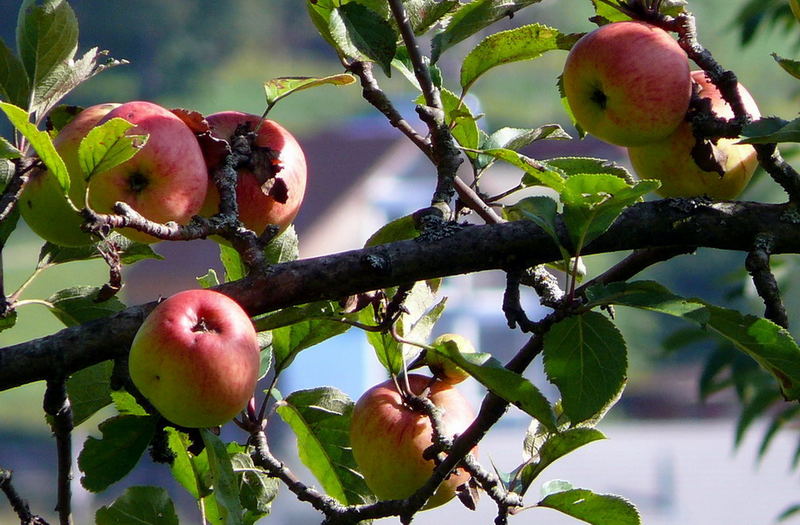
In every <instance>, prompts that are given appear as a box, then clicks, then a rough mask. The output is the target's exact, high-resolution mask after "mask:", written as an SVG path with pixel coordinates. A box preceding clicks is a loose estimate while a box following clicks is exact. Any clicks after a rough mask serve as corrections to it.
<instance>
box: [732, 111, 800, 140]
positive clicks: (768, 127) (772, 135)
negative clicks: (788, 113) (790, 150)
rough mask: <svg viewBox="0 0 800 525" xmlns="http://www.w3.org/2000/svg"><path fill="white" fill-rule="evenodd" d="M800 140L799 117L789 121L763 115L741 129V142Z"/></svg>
mask: <svg viewBox="0 0 800 525" xmlns="http://www.w3.org/2000/svg"><path fill="white" fill-rule="evenodd" d="M780 142H800V118H796V119H794V120H792V121H791V122H789V121H786V120H783V119H781V118H778V117H764V118H762V119H759V120H756V121H755V122H751V123H750V124H748V125H747V126H745V127H744V129H743V130H742V140H741V141H740V143H741V144H772V143H780Z"/></svg>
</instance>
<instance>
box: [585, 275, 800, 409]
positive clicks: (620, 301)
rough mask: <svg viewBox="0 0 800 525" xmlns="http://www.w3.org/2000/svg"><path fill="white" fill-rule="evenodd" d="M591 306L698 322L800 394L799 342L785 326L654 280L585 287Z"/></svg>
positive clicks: (785, 389)
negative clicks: (677, 291) (610, 306)
mask: <svg viewBox="0 0 800 525" xmlns="http://www.w3.org/2000/svg"><path fill="white" fill-rule="evenodd" d="M587 298H588V299H589V304H588V305H587V306H588V307H594V306H599V305H601V304H616V305H621V306H632V307H634V308H641V309H644V310H651V311H656V312H660V313H664V314H667V315H672V316H674V317H678V318H681V319H685V320H687V321H691V322H693V323H696V324H698V325H700V326H701V327H702V328H704V329H705V330H707V331H708V332H711V333H714V334H716V335H717V336H719V337H721V338H722V339H724V340H726V341H727V342H729V343H732V344H733V345H734V346H735V347H736V348H737V349H738V350H740V351H742V352H744V353H745V354H747V355H749V356H750V357H751V358H753V359H754V360H755V361H756V362H757V363H758V364H759V365H760V366H761V367H762V368H763V369H764V370H766V371H767V372H769V373H771V374H772V375H773V376H775V378H776V379H777V380H778V383H779V385H780V388H781V391H782V393H783V395H784V397H786V398H787V399H789V400H797V399H800V347H798V345H797V343H796V342H795V340H794V339H793V338H792V336H791V335H790V334H789V332H787V331H786V330H785V329H784V328H781V327H780V326H778V325H776V324H775V323H773V322H772V321H769V320H767V319H764V318H761V317H756V316H754V315H746V314H742V313H741V312H737V311H736V310H730V309H726V308H721V307H719V306H714V305H711V304H708V303H706V302H704V301H702V300H700V299H686V298H683V297H680V296H677V295H675V294H673V293H672V292H670V291H669V290H667V289H666V288H664V287H663V286H662V285H660V284H658V283H655V282H651V281H639V282H633V283H614V284H610V285H607V286H594V287H592V288H591V291H589V290H587Z"/></svg>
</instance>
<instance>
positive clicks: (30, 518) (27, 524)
mask: <svg viewBox="0 0 800 525" xmlns="http://www.w3.org/2000/svg"><path fill="white" fill-rule="evenodd" d="M11 477H12V474H11V471H10V470H5V469H3V468H0V490H2V491H3V493H4V494H5V495H6V497H7V498H8V502H9V503H11V508H12V509H14V512H16V513H17V516H19V522H20V525H48V524H47V522H46V521H45V520H44V519H42V518H40V517H39V516H36V515H34V514H32V513H31V510H30V508H29V507H28V502H27V501H25V500H24V499H22V498H21V497H20V495H19V494H18V493H17V491H16V490H14V486H13V485H12V484H11Z"/></svg>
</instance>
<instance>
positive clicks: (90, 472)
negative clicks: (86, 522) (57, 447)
mask: <svg viewBox="0 0 800 525" xmlns="http://www.w3.org/2000/svg"><path fill="white" fill-rule="evenodd" d="M99 429H100V431H101V432H102V435H103V437H102V439H97V438H94V437H89V438H88V439H87V440H86V442H85V443H84V444H83V450H81V453H80V455H79V456H78V468H80V469H81V472H83V476H82V477H81V485H83V486H84V488H85V489H86V490H89V491H91V492H102V491H104V490H106V489H107V488H108V487H109V486H111V485H112V484H114V483H116V482H117V481H119V480H121V479H122V478H124V477H125V476H126V475H127V474H128V472H130V471H131V470H132V469H133V467H134V466H136V463H138V462H139V458H140V457H141V456H142V453H143V452H144V451H145V449H146V448H147V445H149V444H150V440H151V439H152V437H153V433H154V432H155V429H156V417H155V416H132V415H123V416H116V417H112V418H111V419H107V420H105V421H103V422H102V423H100V426H99Z"/></svg>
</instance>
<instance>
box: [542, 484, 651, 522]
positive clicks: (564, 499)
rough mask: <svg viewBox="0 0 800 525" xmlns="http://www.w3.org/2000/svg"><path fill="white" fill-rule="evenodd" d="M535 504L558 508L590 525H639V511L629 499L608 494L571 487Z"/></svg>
mask: <svg viewBox="0 0 800 525" xmlns="http://www.w3.org/2000/svg"><path fill="white" fill-rule="evenodd" d="M537 506H539V507H548V508H551V509H554V510H558V511H561V512H563V513H564V514H566V515H567V516H572V517H573V518H577V519H579V520H581V521H585V522H586V523H591V524H592V525H639V524H640V523H641V518H640V517H639V512H638V511H637V510H636V507H634V506H633V505H632V504H631V503H630V502H629V501H627V500H625V499H623V498H621V497H619V496H612V495H610V494H595V493H594V492H592V491H589V490H586V489H572V490H565V491H562V492H556V493H553V494H550V495H548V496H546V497H545V498H544V499H543V500H541V501H540V502H539V503H538V504H537Z"/></svg>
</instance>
